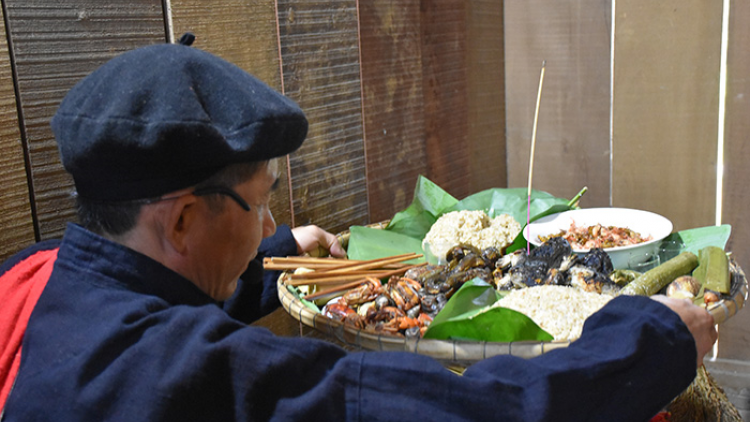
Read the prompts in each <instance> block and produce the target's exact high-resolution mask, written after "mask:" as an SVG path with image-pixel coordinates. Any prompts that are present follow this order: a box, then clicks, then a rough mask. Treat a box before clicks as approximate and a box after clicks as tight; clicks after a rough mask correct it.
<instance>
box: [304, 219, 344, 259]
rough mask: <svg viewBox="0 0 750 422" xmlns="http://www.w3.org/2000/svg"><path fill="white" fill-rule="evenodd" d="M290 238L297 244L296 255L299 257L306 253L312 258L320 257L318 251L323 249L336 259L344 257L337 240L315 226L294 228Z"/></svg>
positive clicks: (342, 249)
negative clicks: (292, 237)
mask: <svg viewBox="0 0 750 422" xmlns="http://www.w3.org/2000/svg"><path fill="white" fill-rule="evenodd" d="M292 236H294V240H295V241H296V242H297V253H299V254H300V255H301V254H303V253H305V252H308V253H310V254H311V255H313V256H320V255H321V254H320V253H319V251H318V250H319V249H323V250H324V251H328V253H330V254H331V256H334V257H337V258H343V257H345V256H346V251H345V250H344V248H343V247H342V246H341V243H340V242H339V240H338V238H337V237H336V236H335V235H333V234H331V233H329V232H327V231H325V230H323V229H321V228H320V227H318V226H316V225H309V226H300V227H295V228H293V229H292Z"/></svg>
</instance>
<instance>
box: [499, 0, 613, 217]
mask: <svg viewBox="0 0 750 422" xmlns="http://www.w3.org/2000/svg"><path fill="white" fill-rule="evenodd" d="M504 4H505V10H504V14H505V64H506V65H505V70H506V75H505V87H506V88H505V89H506V95H505V98H506V104H505V107H506V110H507V112H506V116H507V122H506V125H507V130H506V133H507V151H508V152H507V154H508V185H509V186H510V187H525V186H527V185H528V176H529V155H530V149H531V138H532V132H533V126H534V124H533V123H534V113H535V107H536V102H537V93H538V88H539V79H540V72H541V68H542V63H543V61H545V60H546V63H547V64H546V69H545V76H544V84H543V87H542V97H541V104H540V109H539V119H538V126H537V136H536V149H535V153H534V173H533V180H532V185H533V186H532V187H533V188H534V189H539V190H543V191H546V192H549V193H551V194H553V195H555V196H559V197H567V198H570V197H572V196H574V195H575V194H576V193H577V192H578V191H579V190H580V189H581V188H583V187H584V186H588V193H586V195H585V196H584V197H583V199H582V200H581V205H582V206H584V207H592V206H607V205H609V196H610V187H609V169H610V162H609V153H610V147H609V121H610V119H609V109H610V39H611V37H610V33H611V25H610V22H611V12H610V10H611V9H610V8H611V3H610V2H609V1H603V0H576V1H566V2H550V1H545V0H532V1H520V0H507V1H505V2H504Z"/></svg>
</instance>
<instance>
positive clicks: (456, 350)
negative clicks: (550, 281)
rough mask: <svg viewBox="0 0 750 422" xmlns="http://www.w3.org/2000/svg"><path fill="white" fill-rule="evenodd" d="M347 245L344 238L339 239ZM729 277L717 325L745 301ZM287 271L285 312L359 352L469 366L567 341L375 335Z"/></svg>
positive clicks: (737, 272) (717, 307)
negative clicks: (336, 315)
mask: <svg viewBox="0 0 750 422" xmlns="http://www.w3.org/2000/svg"><path fill="white" fill-rule="evenodd" d="M341 240H343V241H344V244H346V240H348V239H346V237H344V238H343V239H341ZM729 265H730V271H731V275H732V283H731V291H730V293H729V295H724V296H723V299H722V300H720V301H719V302H716V303H713V304H711V305H710V306H709V307H708V308H707V310H708V312H710V313H711V315H713V317H714V320H715V321H716V323H717V324H720V323H723V322H724V321H726V320H727V319H729V318H731V317H732V316H734V315H735V314H736V313H737V312H738V311H739V310H740V309H742V307H743V306H744V304H745V302H746V301H747V298H748V281H747V277H746V276H745V273H744V272H743V271H742V269H741V268H740V267H739V265H737V263H736V262H735V261H734V259H732V258H731V257H730V260H729ZM290 274H291V273H290V272H287V271H285V272H283V273H282V274H281V276H280V277H279V279H278V294H279V300H280V301H281V305H282V306H283V307H284V309H285V310H286V311H287V312H288V313H289V314H290V315H291V316H292V317H294V318H295V319H296V320H298V321H299V322H300V323H302V324H304V325H307V326H309V327H312V328H314V329H316V330H318V331H320V332H322V333H324V334H326V335H328V336H330V337H331V338H334V339H337V340H339V341H341V342H343V343H346V344H348V345H351V346H353V347H355V348H358V349H364V350H371V351H407V352H413V353H418V354H423V355H427V356H431V357H433V358H435V359H437V360H439V361H442V362H444V363H446V364H456V365H464V366H465V365H470V364H472V363H474V362H478V361H480V360H482V359H485V358H488V357H491V356H496V355H513V356H518V357H523V358H532V357H535V356H539V355H541V354H543V353H547V352H549V351H551V350H555V349H559V348H564V347H567V346H568V345H570V343H571V342H570V341H567V340H566V341H518V342H510V343H500V342H486V341H465V340H434V339H424V338H406V337H400V336H394V335H387V334H380V333H374V332H370V331H365V330H361V329H357V328H355V327H352V326H350V325H346V324H344V323H343V322H341V321H338V320H334V319H331V318H328V317H326V316H323V315H322V314H321V313H320V312H318V311H317V310H316V309H313V308H311V307H309V306H308V305H306V304H305V303H304V302H303V301H302V300H300V298H299V296H298V295H297V294H296V293H295V292H294V291H293V289H290V288H288V286H287V281H288V277H289V275H290Z"/></svg>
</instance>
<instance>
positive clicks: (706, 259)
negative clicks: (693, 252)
mask: <svg viewBox="0 0 750 422" xmlns="http://www.w3.org/2000/svg"><path fill="white" fill-rule="evenodd" d="M698 261H699V262H700V264H699V265H698V268H696V269H695V271H693V277H695V278H696V279H697V280H698V281H699V282H700V283H701V285H702V286H703V288H704V289H708V290H713V291H715V292H719V293H724V294H726V293H729V289H730V287H731V276H730V274H729V258H727V254H726V253H725V252H724V250H723V249H721V248H720V247H718V246H706V247H705V248H703V249H701V250H700V251H698Z"/></svg>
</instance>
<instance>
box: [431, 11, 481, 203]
mask: <svg viewBox="0 0 750 422" xmlns="http://www.w3.org/2000/svg"><path fill="white" fill-rule="evenodd" d="M420 4H421V32H422V34H421V37H422V84H423V88H422V93H423V94H422V95H423V98H424V110H425V115H424V125H425V147H426V150H427V152H428V154H427V166H428V167H427V171H428V177H429V178H430V180H432V181H433V182H435V183H436V184H437V185H439V186H440V187H442V188H443V189H444V190H445V191H447V192H448V193H450V194H451V195H453V196H455V197H457V198H459V199H461V198H464V197H466V196H468V195H469V194H471V193H473V192H471V190H470V180H471V179H470V177H469V173H470V171H469V156H470V152H469V147H470V146H469V145H468V142H467V128H468V99H467V95H468V94H467V77H466V72H467V69H466V63H467V59H466V54H467V53H466V43H467V40H466V31H467V27H466V24H467V22H466V19H467V12H466V10H467V9H466V8H467V7H468V5H467V4H466V2H464V1H461V0H423V1H421V2H420Z"/></svg>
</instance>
